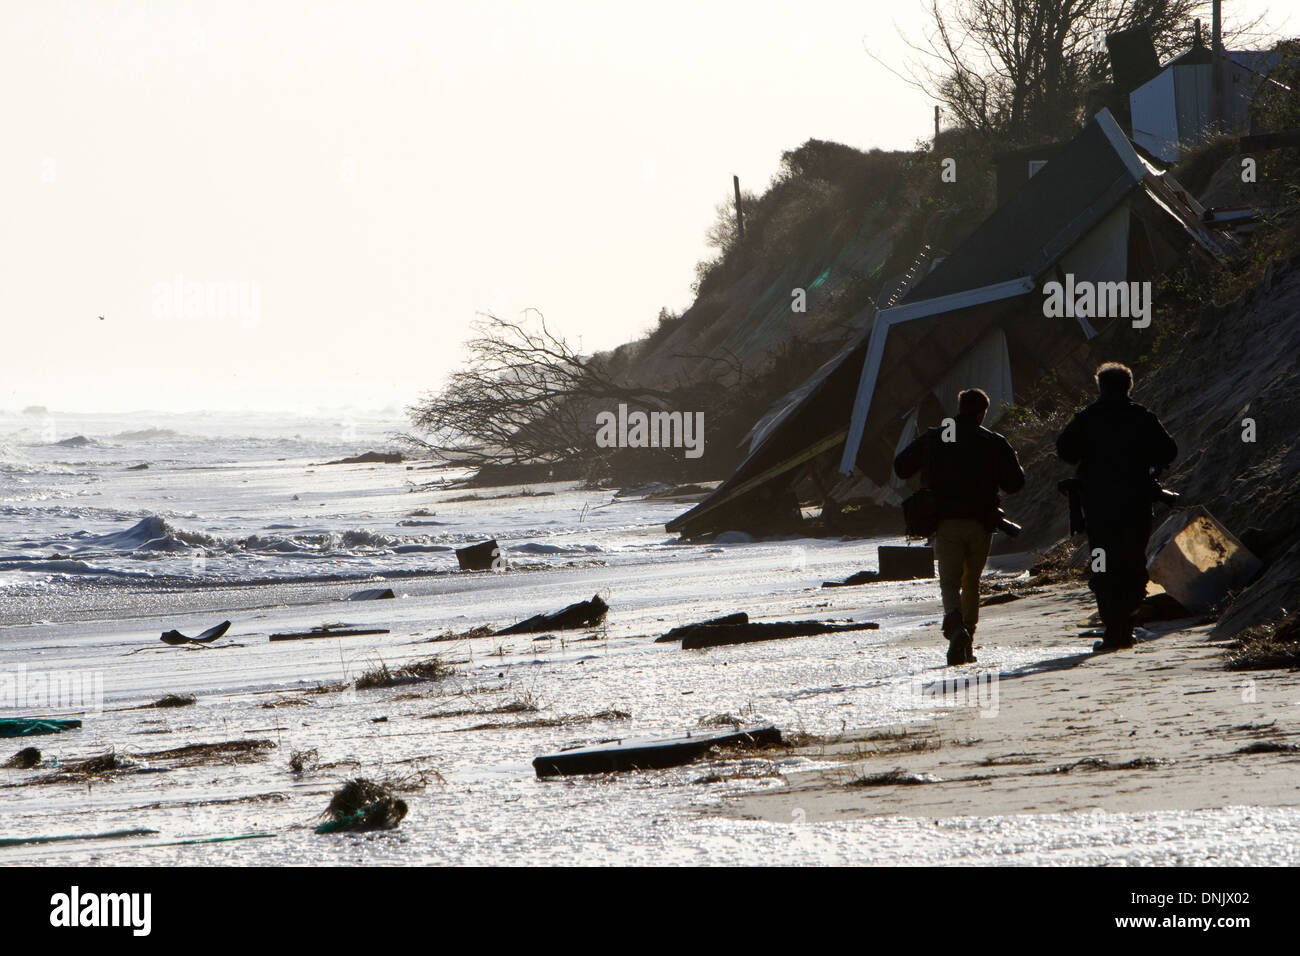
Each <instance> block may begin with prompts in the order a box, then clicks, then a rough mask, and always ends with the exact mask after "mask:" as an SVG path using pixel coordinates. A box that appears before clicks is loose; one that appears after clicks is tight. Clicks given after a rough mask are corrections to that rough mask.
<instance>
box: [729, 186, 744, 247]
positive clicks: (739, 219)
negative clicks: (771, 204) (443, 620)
mask: <svg viewBox="0 0 1300 956" xmlns="http://www.w3.org/2000/svg"><path fill="white" fill-rule="evenodd" d="M731 183H732V185H733V186H735V187H736V242H739V243H743V242H744V241H745V216H744V213H742V212H741V210H740V177H739V176H732V177H731Z"/></svg>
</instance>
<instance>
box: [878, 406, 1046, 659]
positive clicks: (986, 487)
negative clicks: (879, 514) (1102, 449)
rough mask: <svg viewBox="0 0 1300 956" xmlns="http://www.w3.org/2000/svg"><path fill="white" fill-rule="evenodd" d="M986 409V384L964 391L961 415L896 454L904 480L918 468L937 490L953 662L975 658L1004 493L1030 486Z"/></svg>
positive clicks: (942, 587) (938, 544) (939, 557)
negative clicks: (982, 591)
mask: <svg viewBox="0 0 1300 956" xmlns="http://www.w3.org/2000/svg"><path fill="white" fill-rule="evenodd" d="M988 409H989V397H988V395H987V394H986V393H985V392H984V391H983V389H978V388H968V389H966V390H965V391H963V392H961V393H960V394H959V395H958V396H957V415H956V418H953V419H945V420H944V422H943V423H942V424H940V425H939V426H937V427H935V428H931V429H930V430H929V431H927V432H925V433H924V434H923V435H921V436H919V437H918V438H917V439H916V440H915V441H914V442H912V443H911V444H910V445H908V446H907V447H906V448H904V449H903V450H902V451H901V452H900V453H899V454H898V457H897V458H895V459H894V473H895V474H897V475H898V477H900V478H904V479H906V478H910V477H912V476H913V475H915V474H916V473H917V472H920V473H921V480H922V482H923V484H924V485H925V487H927V488H929V489H930V490H931V491H932V492H933V494H934V500H935V508H936V510H937V513H938V517H939V524H938V528H937V530H936V531H935V533H934V537H933V542H934V557H935V561H936V562H937V563H938V565H939V591H940V593H941V594H942V596H943V636H944V637H945V638H947V639H948V664H949V666H956V665H958V664H974V663H975V641H974V637H975V626H976V624H978V623H979V609H980V595H979V581H980V575H981V574H982V573H983V571H984V563H985V562H986V561H987V560H988V556H989V546H990V545H991V543H992V540H993V529H994V528H995V527H996V526H997V520H998V511H999V502H998V491H999V490H1001V491H1004V492H1006V493H1007V494H1014V493H1015V492H1017V491H1019V490H1020V489H1021V488H1023V487H1024V486H1025V472H1024V469H1022V468H1021V467H1020V462H1019V460H1018V459H1017V458H1016V453H1015V450H1014V449H1013V448H1012V447H1011V445H1010V444H1009V443H1008V442H1007V440H1006V439H1005V438H1003V437H1002V436H1001V435H999V434H998V433H997V432H993V431H989V430H988V429H987V428H984V427H983V423H984V416H985V415H986V414H987V413H988Z"/></svg>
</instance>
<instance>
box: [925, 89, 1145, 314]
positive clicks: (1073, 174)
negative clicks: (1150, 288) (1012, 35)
mask: <svg viewBox="0 0 1300 956" xmlns="http://www.w3.org/2000/svg"><path fill="white" fill-rule="evenodd" d="M1144 173H1145V167H1144V166H1143V165H1142V161H1141V160H1140V159H1139V158H1138V156H1137V153H1136V152H1134V151H1133V146H1132V144H1131V143H1129V141H1128V137H1126V136H1125V135H1124V132H1123V131H1122V130H1121V129H1120V127H1119V124H1118V123H1116V122H1115V119H1114V117H1112V116H1111V114H1110V111H1109V110H1102V111H1101V112H1100V113H1098V114H1097V116H1096V117H1095V118H1093V119H1092V120H1091V121H1090V122H1089V123H1088V125H1087V126H1085V127H1084V128H1083V130H1082V131H1080V132H1079V134H1078V135H1077V136H1075V137H1074V139H1072V140H1070V142H1069V143H1068V144H1066V145H1065V146H1063V147H1061V148H1060V149H1059V150H1058V151H1057V152H1056V154H1055V155H1054V156H1053V157H1052V161H1051V162H1049V163H1048V164H1047V165H1046V166H1044V167H1043V168H1042V169H1041V170H1040V171H1039V172H1038V174H1037V175H1035V176H1033V177H1032V178H1031V179H1030V180H1029V181H1028V182H1027V183H1025V185H1024V187H1022V188H1021V189H1020V191H1019V192H1017V193H1016V195H1015V196H1013V197H1012V198H1011V199H1009V200H1008V201H1007V202H1006V203H1004V204H1003V205H1002V206H1000V207H998V209H997V210H996V211H995V212H994V213H993V215H991V216H989V217H988V219H986V220H984V222H983V223H981V224H980V226H979V227H978V228H977V229H976V230H975V231H974V232H973V233H972V234H971V235H970V237H969V238H968V239H967V240H966V241H965V242H964V243H962V244H961V246H959V247H958V248H957V249H956V251H954V252H953V253H952V255H950V256H948V257H947V258H946V259H944V260H943V262H941V263H940V264H939V265H938V266H937V267H935V269H934V271H933V272H931V273H930V274H929V275H928V276H926V277H925V278H924V279H922V280H921V281H920V282H919V283H917V284H916V286H915V287H914V288H913V289H912V291H911V292H909V293H908V294H907V295H906V296H905V297H904V298H903V300H902V301H903V304H906V303H909V302H916V301H920V300H923V299H937V298H939V297H941V296H946V295H952V294H953V293H955V292H962V291H964V290H967V289H977V288H981V287H983V286H990V285H996V284H997V283H1000V282H1009V281H1011V280H1013V279H1019V278H1021V277H1022V276H1037V275H1038V274H1039V273H1040V272H1042V271H1043V270H1044V269H1046V268H1047V267H1048V266H1049V265H1051V263H1052V262H1054V261H1056V259H1058V258H1059V257H1060V256H1061V255H1063V254H1064V253H1065V251H1066V250H1067V249H1069V248H1070V246H1072V245H1074V243H1075V242H1076V241H1078V239H1079V237H1080V236H1082V235H1083V234H1084V233H1085V232H1087V231H1088V230H1089V229H1090V228H1092V226H1094V225H1096V224H1097V223H1098V222H1099V221H1100V220H1101V217H1102V216H1104V215H1105V214H1106V213H1107V212H1108V211H1109V210H1110V209H1111V208H1112V207H1114V205H1115V203H1116V202H1118V201H1119V200H1120V198H1121V197H1123V196H1124V195H1125V194H1126V193H1127V192H1128V191H1129V190H1130V189H1132V188H1133V186H1134V185H1136V184H1137V182H1138V181H1139V180H1141V178H1142V176H1143V174H1144Z"/></svg>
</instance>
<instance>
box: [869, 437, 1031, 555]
mask: <svg viewBox="0 0 1300 956" xmlns="http://www.w3.org/2000/svg"><path fill="white" fill-rule="evenodd" d="M956 424H957V428H956V441H951V442H946V441H944V440H943V428H942V426H940V427H938V428H931V429H930V430H929V431H927V432H925V433H924V434H922V435H921V436H919V437H918V438H917V439H916V441H914V442H912V443H911V444H910V445H908V446H907V447H906V448H904V449H903V450H902V451H901V452H899V454H898V457H897V458H895V459H894V474H896V475H898V477H899V478H911V477H912V476H913V475H915V474H916V473H917V472H918V471H919V472H921V481H922V482H923V483H924V485H925V487H927V488H930V489H931V490H933V492H934V498H935V504H936V505H937V506H938V511H939V520H940V521H942V520H943V519H945V518H973V519H975V520H976V521H982V522H984V526H985V527H986V528H988V529H989V530H990V531H992V530H993V527H994V524H995V523H996V521H997V509H998V489H1001V490H1002V491H1005V492H1007V493H1008V494H1014V493H1015V492H1017V491H1019V490H1020V489H1021V488H1023V487H1024V486H1025V472H1024V469H1022V468H1021V467H1020V462H1019V461H1018V460H1017V459H1016V453H1015V450H1014V449H1012V447H1011V445H1010V444H1008V442H1007V440H1006V439H1005V438H1003V437H1002V436H1001V435H999V434H998V433H997V432H992V431H989V430H988V429H987V428H983V427H981V426H980V425H977V424H975V419H973V418H971V417H969V416H966V415H958V416H957V418H956Z"/></svg>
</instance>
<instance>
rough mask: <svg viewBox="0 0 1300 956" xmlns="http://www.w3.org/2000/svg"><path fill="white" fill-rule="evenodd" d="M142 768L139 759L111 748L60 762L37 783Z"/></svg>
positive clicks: (57, 781) (81, 778)
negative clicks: (91, 755)
mask: <svg viewBox="0 0 1300 956" xmlns="http://www.w3.org/2000/svg"><path fill="white" fill-rule="evenodd" d="M139 768H140V764H139V762H138V761H135V760H132V759H131V758H130V757H125V756H123V755H122V754H120V753H118V752H117V751H116V750H109V751H106V752H105V753H102V754H96V755H95V756H93V757H85V758H83V759H81V760H69V761H68V762H67V763H64V764H60V765H59V766H58V769H56V770H54V771H53V772H52V773H49V774H46V775H45V776H44V777H41V778H40V780H38V781H36V782H37V783H59V782H61V781H65V780H83V779H86V778H90V777H103V776H109V775H112V774H114V773H116V772H118V771H131V770H137V769H139Z"/></svg>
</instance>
